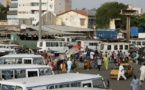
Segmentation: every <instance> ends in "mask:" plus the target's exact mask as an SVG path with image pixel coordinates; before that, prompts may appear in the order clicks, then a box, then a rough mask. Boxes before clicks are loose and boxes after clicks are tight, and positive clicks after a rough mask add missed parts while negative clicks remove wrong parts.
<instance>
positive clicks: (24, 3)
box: [15, 0, 71, 25]
mask: <svg viewBox="0 0 145 90" xmlns="http://www.w3.org/2000/svg"><path fill="white" fill-rule="evenodd" d="M15 1H16V0H15ZM39 2H40V0H17V19H18V20H19V25H21V24H26V25H32V24H33V23H34V24H35V25H36V24H37V23H39ZM70 3H71V0H41V13H42V15H41V16H42V17H43V15H45V14H46V13H47V12H48V11H49V12H52V13H53V14H54V15H57V14H60V13H62V12H65V11H66V10H70V9H71V4H70Z"/></svg>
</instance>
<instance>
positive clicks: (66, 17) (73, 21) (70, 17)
mask: <svg viewBox="0 0 145 90" xmlns="http://www.w3.org/2000/svg"><path fill="white" fill-rule="evenodd" d="M81 18H84V19H85V22H84V25H83V26H81V25H80V19H81ZM56 25H63V26H73V27H80V28H88V17H87V16H84V15H81V14H78V13H76V12H73V11H70V12H67V13H65V14H62V15H60V16H58V17H57V19H56Z"/></svg>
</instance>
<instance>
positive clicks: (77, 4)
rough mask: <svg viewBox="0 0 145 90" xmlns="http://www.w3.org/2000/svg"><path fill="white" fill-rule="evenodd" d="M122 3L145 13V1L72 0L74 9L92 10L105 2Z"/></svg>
mask: <svg viewBox="0 0 145 90" xmlns="http://www.w3.org/2000/svg"><path fill="white" fill-rule="evenodd" d="M114 1H117V2H121V3H124V4H126V5H128V4H130V5H133V6H134V7H137V8H143V9H144V11H145V0H72V9H76V8H77V9H82V8H87V9H92V8H98V7H100V6H101V5H102V4H104V3H105V2H114Z"/></svg>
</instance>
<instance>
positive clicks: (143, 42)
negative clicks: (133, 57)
mask: <svg viewBox="0 0 145 90" xmlns="http://www.w3.org/2000/svg"><path fill="white" fill-rule="evenodd" d="M130 43H131V44H132V45H133V46H134V47H136V48H138V49H139V48H142V47H145V39H131V40H130Z"/></svg>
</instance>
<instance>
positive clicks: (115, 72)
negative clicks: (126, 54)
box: [110, 63, 133, 79]
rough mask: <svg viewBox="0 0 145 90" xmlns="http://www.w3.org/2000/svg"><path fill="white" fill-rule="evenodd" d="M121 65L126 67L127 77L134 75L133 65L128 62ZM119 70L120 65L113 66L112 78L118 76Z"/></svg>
mask: <svg viewBox="0 0 145 90" xmlns="http://www.w3.org/2000/svg"><path fill="white" fill-rule="evenodd" d="M121 65H122V66H123V67H124V70H125V76H126V78H127V77H129V76H132V75H133V67H131V66H130V65H129V64H128V63H122V64H121ZM118 72H119V66H118V65H116V66H115V67H114V68H112V70H111V72H110V78H111V79H115V78H117V76H118Z"/></svg>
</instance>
